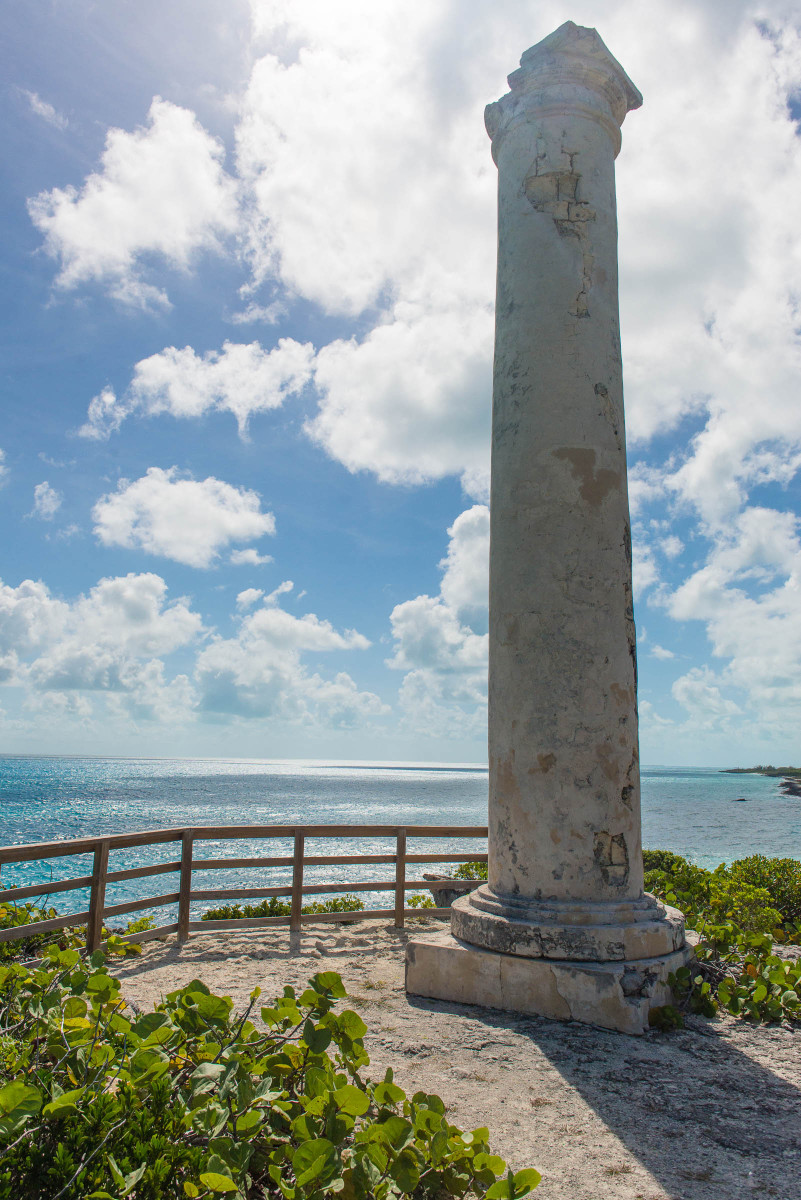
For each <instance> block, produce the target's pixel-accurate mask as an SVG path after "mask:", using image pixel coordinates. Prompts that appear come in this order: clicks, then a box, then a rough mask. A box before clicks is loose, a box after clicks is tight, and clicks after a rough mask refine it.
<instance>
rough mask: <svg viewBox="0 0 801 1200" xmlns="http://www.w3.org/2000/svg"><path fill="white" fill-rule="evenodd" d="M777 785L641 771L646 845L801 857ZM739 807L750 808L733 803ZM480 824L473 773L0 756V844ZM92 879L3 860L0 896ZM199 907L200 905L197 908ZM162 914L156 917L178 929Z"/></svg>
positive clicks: (245, 853)
mask: <svg viewBox="0 0 801 1200" xmlns="http://www.w3.org/2000/svg"><path fill="white" fill-rule="evenodd" d="M779 782H780V781H779V780H778V779H769V778H765V777H763V776H759V775H728V774H725V773H723V772H720V771H717V770H702V769H698V768H689V767H647V768H644V769H643V772H642V814H643V845H644V846H646V847H650V848H660V849H665V850H673V851H675V852H676V853H677V854H682V855H684V856H685V857H687V858H689V859H691V860H692V861H693V862H696V863H698V864H699V865H701V866H705V867H714V866H717V864H718V863H720V862H731V861H732V860H733V859H736V858H743V857H745V856H746V855H748V854H754V853H762V854H767V855H770V856H778V857H792V858H801V800H799V799H797V798H792V797H787V796H784V795H783V794H782V793H781V792H780V790H779ZM740 798H743V799H744V800H745V801H746V802H745V803H738V802H737V801H738V800H739V799H740ZM486 821H487V771H486V768H484V767H480V766H471V765H459V766H454V765H452V764H430V763H428V764H380V763H320V762H300V761H283V762H277V761H265V760H262V759H202V758H191V759H188V758H184V759H135V758H82V757H34V756H26V755H0V845H8V844H18V843H21V842H38V841H52V840H56V839H67V838H75V837H81V836H91V835H95V834H111V833H120V832H129V831H133V830H137V829H159V828H165V827H173V826H177V827H181V826H196V825H238V824H265V825H266V824H287V825H291V824H295V823H298V824H301V823H302V824H312V823H322V822H324V823H326V824H335V825H346V824H384V825H484V824H486ZM411 848H412V847H411V846H410V850H411ZM414 848H415V849H416V850H421V851H422V850H424V851H426V852H428V851H431V852H437V853H448V852H451V853H461V852H465V853H467V852H469V851H470V850H471V849H473V850H478V849H483V846H482V845H481V843H479V842H471V841H465V840H464V839H459V840H458V841H457V840H449V839H431V840H430V841H427V842H426V843H425V844H416V845H415V847H414ZM392 849H393V846H392V845H391V844H390V843H389V842H388V841H386V840H382V839H380V838H374V839H369V840H364V839H359V841H358V843H357V844H354V845H350V846H347V847H346V845H345V844H343V843H342V842H336V843H335V842H333V841H331V840H326V839H322V838H320V839H315V840H314V841H313V842H312V841H310V842H308V844H307V848H306V852H307V853H312V854H334V853H353V852H357V851H358V852H360V853H361V852H364V853H382V852H392ZM177 851H178V847H176V845H175V844H174V843H173V844H171V845H170V844H167V845H162V846H155V847H146V848H135V849H128V850H119V851H114V852H113V857H112V860H111V862H110V869H111V870H124V869H127V868H131V867H137V866H144V865H147V864H150V863H155V862H159V861H161V862H167V861H170V860H171V859H175V858H176V857H177ZM291 853H292V851H291V847H290V845H289V844H288V843H280V842H276V841H270V842H264V841H255V840H252V841H248V840H243V841H238V842H233V843H232V842H216V841H208V842H205V841H204V842H202V843H200V844H198V845H197V846H196V858H197V857H200V856H202V857H209V858H212V857H222V856H230V857H233V856H234V855H237V856H242V857H256V856H258V855H260V854H261V855H266V854H275V855H283V854H291ZM422 869H425V870H435V869H436V868H435V867H425V868H422ZM422 869H421V868H416V867H410V868H409V871H410V872H412V871H415V872H417V871H420V870H422ZM90 872H91V857H90V856H82V857H77V856H76V857H74V858H72V859H67V858H54V859H52V860H50V862H48V863H46V864H45V863H23V864H19V865H17V864H9V865H4V866H3V867H2V886H6V887H7V886H11V885H17V886H24V885H26V884H38V883H44V882H46V881H48V880H49V879H52V880H53V881H54V882H55V881H57V880H60V879H66V878H69V877H70V876H78V875H83V874H87V873H90ZM391 874H392V867H391V866H378V867H376V866H371V867H352V866H351V867H347V868H338V869H337V870H336V871H334V870H333V869H332V868H330V867H325V868H314V867H310V868H308V870H307V872H306V881H307V882H310V883H311V882H323V881H331V880H336V879H338V878H339V879H341V880H342V881H343V882H344V881H349V880H352V881H356V880H358V879H362V880H370V879H376V878H379V877H381V878H390V877H391ZM410 877H412V876H411V874H410ZM417 877H418V878H419V875H418V876H417ZM288 879H289V872H288V870H287V869H284V868H271V869H266V868H256V869H250V870H241V871H238V870H236V869H231V870H228V871H225V872H222V871H207V872H203V874H202V883H201V882H200V881H199V880H198V881H196V882H195V884H194V886H195V887H196V888H199V887H201V886H202V887H203V888H206V889H211V888H222V887H233V886H236V885H244V886H250V887H254V886H273V885H279V884H284V883H286V882H288ZM176 888H177V877H176V876H173V875H167V874H165V875H162V876H157V877H156V878H155V879H145V880H135V881H125V882H121V883H116V884H114V885H113V886H111V887H110V888H109V891H108V894H107V901H106V902H107V904H116V903H122V902H123V901H127V900H132V899H138V898H140V897H143V896H146V895H154V894H156V893H157V892H158V893H164V892H169V891H174V890H176ZM364 899H365V902H366V903H367V904H368V905H370V906H373V905H375V904H378V905H381V904H389V903H390V895H389V894H387V893H384V894H383V895H382V894H376V895H375V896H371V895H370V894H367V895H365V896H364ZM86 901H87V897H86V894H85V893H80V892H75V893H66V894H62V895H59V896H57V897H55V898H54V901H53V903H54V904H55V906H56V907H57V908H58V909H59V911H62V912H69V911H80V910H82V909H83V908H85V907H86ZM38 902H39V901H37V903H38ZM207 907H210V905H208V904H205V905H203V904H201V905H199V906H198V910H199V911H200V910H202V909H203V908H207ZM162 911H163V914H164V915H163V918H162V917H159V921H161V920H162V919H164V920H172V919H173V917H172V916H170V915H169V912H168V911H167V910H162ZM137 915H138V914H137Z"/></svg>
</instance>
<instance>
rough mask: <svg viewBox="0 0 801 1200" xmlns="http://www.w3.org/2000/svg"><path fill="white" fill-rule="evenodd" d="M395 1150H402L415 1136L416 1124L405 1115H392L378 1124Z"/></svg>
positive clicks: (378, 1127)
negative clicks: (406, 1118) (406, 1119)
mask: <svg viewBox="0 0 801 1200" xmlns="http://www.w3.org/2000/svg"><path fill="white" fill-rule="evenodd" d="M376 1128H377V1129H378V1130H380V1131H381V1133H382V1134H383V1136H384V1137H385V1138H386V1140H387V1141H388V1142H389V1144H390V1146H392V1147H393V1149H395V1150H402V1149H403V1148H404V1146H407V1145H408V1143H409V1142H410V1141H411V1140H412V1138H413V1137H414V1126H413V1125H412V1123H411V1121H404V1119H403V1117H396V1116H391V1117H387V1119H386V1121H382V1122H381V1124H380V1125H378V1126H376Z"/></svg>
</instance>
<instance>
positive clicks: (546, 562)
mask: <svg viewBox="0 0 801 1200" xmlns="http://www.w3.org/2000/svg"><path fill="white" fill-rule="evenodd" d="M509 85H510V88H511V91H510V92H509V93H508V94H507V95H506V96H504V97H503V98H502V99H501V100H499V101H498V102H497V103H495V104H490V105H488V107H487V110H486V114H485V119H486V125H487V130H488V132H489V135H490V137H491V139H492V154H493V158H494V159H495V162H496V163H497V166H498V280H497V302H496V327H495V375H494V389H493V430H492V493H491V539H490V637H489V641H490V666H489V770H490V778H489V782H490V792H489V859H490V861H489V878H488V883H487V884H486V885H484V886H482V887H481V888H479V889H478V890H477V891H476V892H474V893H473V894H472V895H471V896H469V897H464V898H462V899H460V900H457V901H456V902H455V903H454V905H453V910H452V919H451V934H450V935H441V936H440V937H439V938H438V939H437V938H435V939H433V940H430V939H427V940H426V941H424V942H418V941H413V942H411V943H410V946H409V953H408V960H407V987H408V990H409V991H413V992H417V993H420V994H424V995H429V996H439V997H441V998H443V999H452V1000H464V1001H467V1002H473V1003H479V1004H490V1005H493V1006H495V1007H501V1008H510V1009H517V1010H520V1011H527V1012H541V1013H544V1014H545V1015H548V1016H562V1017H572V1018H578V1019H581V1020H587V1021H591V1022H593V1023H596V1024H601V1025H605V1026H607V1027H610V1028H616V1029H623V1030H627V1031H629V1032H639V1031H641V1030H642V1029H644V1028H647V1023H648V1011H649V1009H650V1008H651V1007H654V1006H656V1005H658V1004H663V1003H666V1002H667V1001H668V1000H669V998H670V996H669V990H668V987H667V976H668V974H669V972H670V971H671V970H675V969H676V968H677V967H678V966H680V965H682V964H683V963H684V962H685V961H687V959H688V956H689V951H688V950H687V948H686V945H685V940H684V925H683V919H682V917H681V914H680V913H678V912H676V911H675V910H672V909H666V908H665V907H664V906H663V905H661V904H658V903H657V902H656V901H655V900H654V899H653V897H651V896H649V895H648V894H646V893H644V892H643V868H642V848H641V839H640V780H639V765H638V736H637V661H636V645H635V634H634V619H633V610H632V592H631V534H630V524H629V511H628V494H627V485H626V447H625V431H624V417H623V384H622V371H621V357H620V330H619V321H618V280H617V218H616V208H615V176H614V160H615V157H616V156H617V153H618V151H619V150H620V144H621V136H620V126H621V124H622V122H623V119H624V118H625V116H626V113H627V112H629V111H630V110H631V109H634V108H638V107H639V106H640V105H641V104H642V97H641V95H640V93H639V92H638V91H637V89H636V88H635V86H634V85H633V84H632V82H631V80H630V79H629V78H628V77H627V75H626V74H625V72H624V71H623V69H622V67H621V66H620V64H619V63H618V62H617V61H616V60H615V59H614V58H613V57H612V55H611V54H610V53H609V51H608V50H607V48H606V46H605V45H604V43H603V42H602V41H601V39H600V37H599V36H598V34H597V33H596V32H595V30H593V29H584V28H580V27H578V26H576V25H574V24H573V22H571V21H568V22H567V23H566V24H565V25H563V26H562V27H561V28H560V29H558V30H557V31H556V32H555V33H553V34H551V35H550V37H547V38H545V40H544V41H542V42H540V43H539V44H538V45H536V46H534V47H532V48H531V49H530V50H527V51H526V53H525V54H524V55H523V57H522V59H521V64H520V69H519V70H518V71H515V72H514V73H513V74H512V75H510V76H509ZM476 948H480V949H476Z"/></svg>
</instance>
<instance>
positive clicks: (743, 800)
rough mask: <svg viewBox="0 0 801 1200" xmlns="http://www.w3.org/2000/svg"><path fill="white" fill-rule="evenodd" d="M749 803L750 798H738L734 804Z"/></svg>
mask: <svg viewBox="0 0 801 1200" xmlns="http://www.w3.org/2000/svg"><path fill="white" fill-rule="evenodd" d="M747 801H748V796H738V797H737V799H736V800H735V801H734V803H735V804H746V803H747Z"/></svg>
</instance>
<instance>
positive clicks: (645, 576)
mask: <svg viewBox="0 0 801 1200" xmlns="http://www.w3.org/2000/svg"><path fill="white" fill-rule="evenodd" d="M631 551H632V564H631V574H632V585H633V588H634V596H635V599H636V598H638V597H640V596H642V594H643V593H644V592H646V591H647V590H648V588H651V587H653V586H654V584H655V583H658V582H659V568H658V567H657V565H656V559H655V558H654V552H653V549H652V547H651V546H650V545H649V544H648V542H647V541H646V540H645V531H644V529H643V528H642V526H640V525H637V526H635V527H634V528H633V529H632V546H631Z"/></svg>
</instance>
